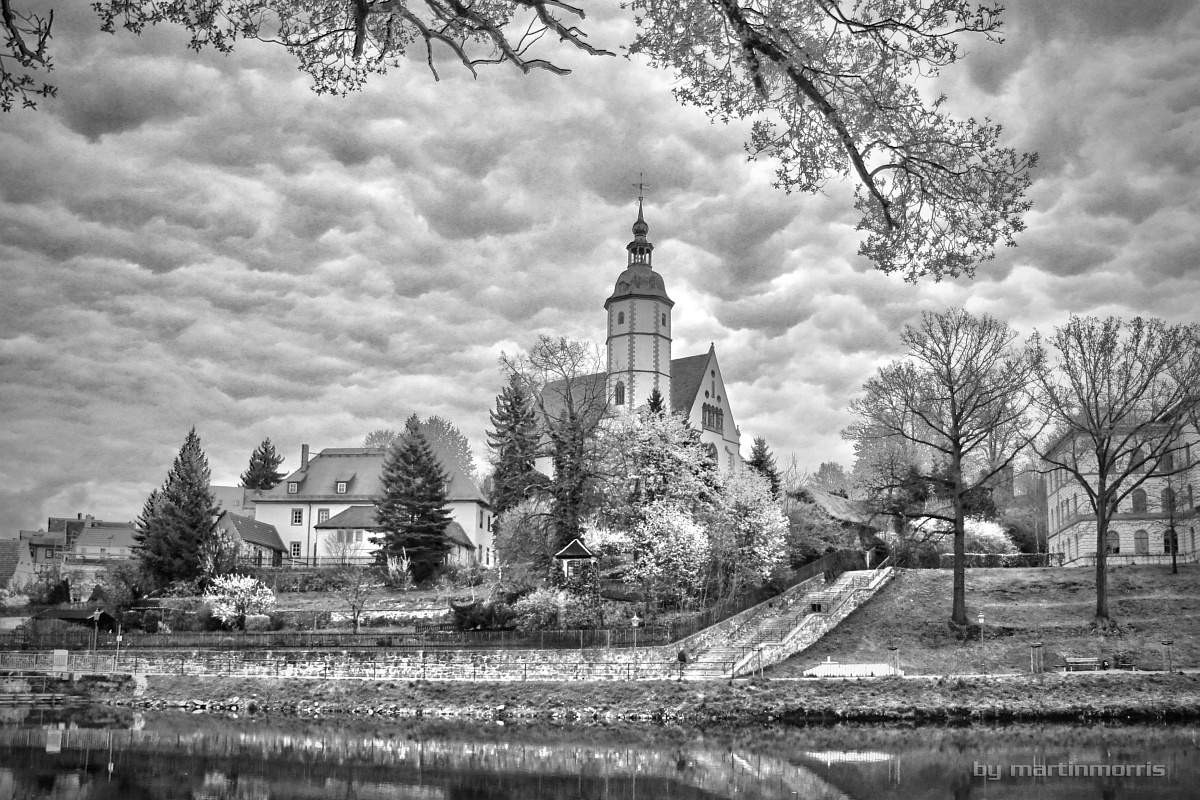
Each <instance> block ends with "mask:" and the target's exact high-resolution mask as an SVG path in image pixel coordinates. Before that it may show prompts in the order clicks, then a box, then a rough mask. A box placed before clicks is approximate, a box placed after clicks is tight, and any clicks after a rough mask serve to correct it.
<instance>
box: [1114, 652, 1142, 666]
mask: <svg viewBox="0 0 1200 800" xmlns="http://www.w3.org/2000/svg"><path fill="white" fill-rule="evenodd" d="M1117 669H1128V670H1136V669H1137V667H1135V666H1134V664H1133V653H1117Z"/></svg>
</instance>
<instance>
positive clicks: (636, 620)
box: [629, 612, 642, 648]
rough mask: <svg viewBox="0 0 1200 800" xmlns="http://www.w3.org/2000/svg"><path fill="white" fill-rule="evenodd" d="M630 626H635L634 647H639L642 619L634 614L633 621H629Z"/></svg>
mask: <svg viewBox="0 0 1200 800" xmlns="http://www.w3.org/2000/svg"><path fill="white" fill-rule="evenodd" d="M629 624H630V625H632V626H633V646H634V647H635V648H636V647H637V629H638V626H639V625H641V624H642V618H641V617H639V616H638V615H637V612H634V615H633V619H631V620H629Z"/></svg>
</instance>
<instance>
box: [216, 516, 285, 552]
mask: <svg viewBox="0 0 1200 800" xmlns="http://www.w3.org/2000/svg"><path fill="white" fill-rule="evenodd" d="M221 518H222V519H224V520H225V521H227V522H228V523H229V524H230V525H232V526H233V528H234V530H236V531H237V534H238V536H240V537H242V541H243V542H246V543H247V544H256V545H258V546H260V547H265V548H267V549H268V550H277V551H279V552H281V553H286V552H287V548H286V547H284V545H283V540H282V539H280V538H279V531H277V530H275V526H274V525H269V524H267V523H266V522H259V521H258V520H256V519H252V518H250V517H243V516H242V515H241V514H234V513H233V512H232V511H226V512H224V513H222V514H221Z"/></svg>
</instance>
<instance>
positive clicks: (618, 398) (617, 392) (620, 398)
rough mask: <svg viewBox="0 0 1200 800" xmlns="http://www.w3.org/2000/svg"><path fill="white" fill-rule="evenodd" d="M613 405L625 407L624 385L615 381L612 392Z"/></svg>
mask: <svg viewBox="0 0 1200 800" xmlns="http://www.w3.org/2000/svg"><path fill="white" fill-rule="evenodd" d="M613 403H615V404H616V405H619V406H623V405H625V384H624V383H623V382H622V381H617V388H616V389H614V390H613Z"/></svg>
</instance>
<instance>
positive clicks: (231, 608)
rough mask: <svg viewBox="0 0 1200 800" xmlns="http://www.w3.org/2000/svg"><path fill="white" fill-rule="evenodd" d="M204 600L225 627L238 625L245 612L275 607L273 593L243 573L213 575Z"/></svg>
mask: <svg viewBox="0 0 1200 800" xmlns="http://www.w3.org/2000/svg"><path fill="white" fill-rule="evenodd" d="M204 602H205V603H206V604H207V605H208V607H209V609H210V610H211V611H212V615H213V616H214V617H216V618H217V619H219V620H221V622H222V624H224V625H225V626H227V627H230V626H235V625H236V626H237V627H242V626H243V625H244V623H245V619H246V615H248V614H265V613H267V612H268V611H270V610H271V609H272V608H274V607H275V593H274V592H273V591H271V589H270V588H269V587H267V586H265V585H264V584H262V583H261V582H260V581H258V580H256V579H255V578H251V577H249V576H247V575H223V576H221V577H219V578H213V580H212V583H211V584H210V585H209V588H208V591H207V592H205V593H204Z"/></svg>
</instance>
